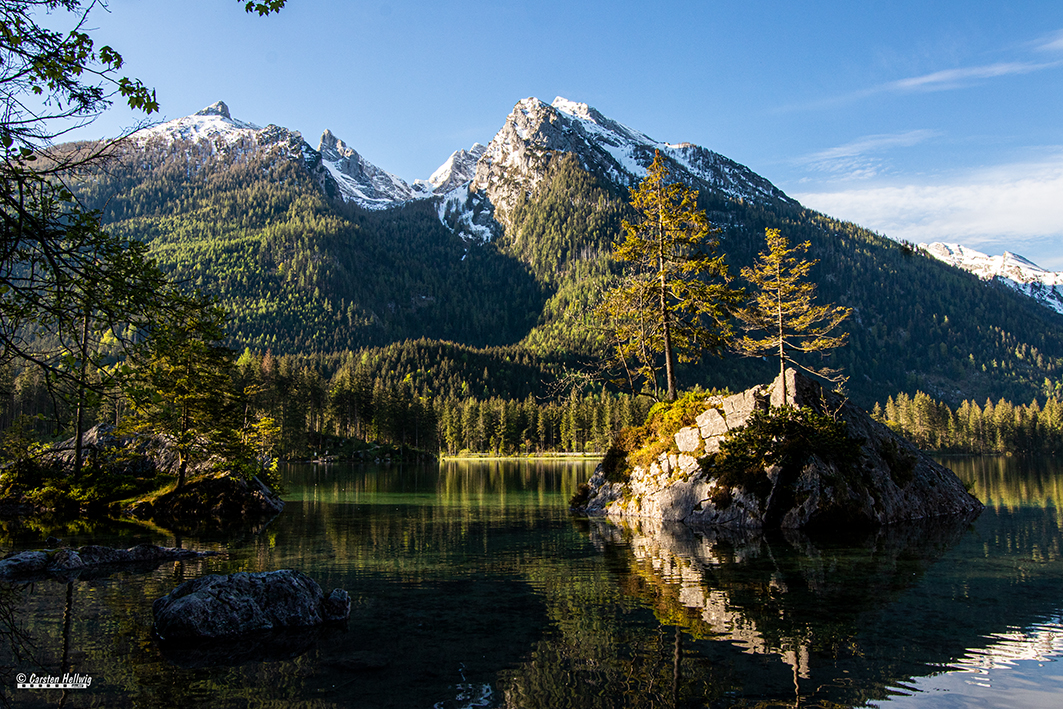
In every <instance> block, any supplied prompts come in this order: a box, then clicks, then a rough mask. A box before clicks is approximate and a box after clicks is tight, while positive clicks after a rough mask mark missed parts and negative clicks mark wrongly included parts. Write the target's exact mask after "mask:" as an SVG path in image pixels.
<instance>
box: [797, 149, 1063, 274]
mask: <svg viewBox="0 0 1063 709" xmlns="http://www.w3.org/2000/svg"><path fill="white" fill-rule="evenodd" d="M1060 195H1063V150H1059V151H1057V152H1055V154H1053V155H1052V156H1051V157H1050V158H1048V159H1045V160H1043V161H1040V162H1035V163H1016V164H1010V165H1002V166H998V167H995V168H991V169H984V170H979V171H976V172H972V173H969V174H967V175H962V176H958V177H956V178H954V179H952V180H948V181H943V182H939V183H936V184H905V185H893V186H876V187H870V186H869V187H866V188H859V189H848V190H841V191H837V192H812V193H806V194H795V195H793V196H794V197H795V198H796V199H798V200H799V201H800V202H801V203H802V204H805V205H806V206H808V207H811V208H812V209H816V210H819V211H822V212H825V213H827V214H830V215H832V216H834V217H837V218H839V219H846V220H849V221H852V222H855V223H857V224H860V225H861V226H864V227H867V228H869V229H874V230H875V231H878V232H880V233H882V234H885V235H887V236H889V237H891V238H894V239H906V240H908V241H913V242H917V243H919V242H925V243H929V242H933V241H945V242H953V243H960V244H964V245H966V246H972V247H976V248H980V249H981V250H983V251H988V252H990V253H994V252H995V253H1000V252H1002V251H1004V250H1005V249H1007V250H1011V251H1013V252H1016V253H1020V254H1022V255H1024V256H1026V257H1027V258H1030V259H1031V260H1033V261H1035V262H1037V263H1038V264H1040V265H1041V266H1043V267H1045V268H1050V269H1053V270H1063V247H1061V244H1063V200H1061V199H1060Z"/></svg>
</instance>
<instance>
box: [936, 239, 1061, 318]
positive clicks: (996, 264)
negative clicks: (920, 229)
mask: <svg viewBox="0 0 1063 709" xmlns="http://www.w3.org/2000/svg"><path fill="white" fill-rule="evenodd" d="M919 248H920V249H922V250H923V251H925V252H926V253H928V254H930V255H931V256H933V257H934V258H936V259H938V260H939V261H944V262H945V263H947V264H949V265H950V266H955V267H956V268H960V269H963V270H964V271H968V272H970V273H973V274H974V275H976V276H978V277H979V278H981V279H982V280H986V281H991V280H993V279H997V280H999V281H1000V282H1001V283H1003V284H1004V285H1006V286H1008V287H1009V288H1012V289H1013V290H1016V291H1018V292H1020V293H1022V294H1024V295H1027V296H1029V297H1031V298H1033V299H1034V300H1036V301H1037V302H1039V303H1041V304H1042V305H1044V306H1045V307H1047V308H1051V309H1052V310H1055V311H1056V312H1057V313H1060V314H1063V272H1059V271H1049V270H1047V269H1044V268H1041V267H1040V266H1038V265H1037V264H1036V263H1034V262H1032V261H1030V260H1029V259H1026V258H1024V257H1022V256H1019V255H1018V254H1013V253H1011V252H1010V251H1005V252H1004V253H1003V254H1002V255H1000V256H989V255H988V254H984V253H982V252H981V251H976V250H975V249H972V248H969V247H967V246H961V245H959V244H945V243H942V242H940V241H936V242H934V243H932V244H919Z"/></svg>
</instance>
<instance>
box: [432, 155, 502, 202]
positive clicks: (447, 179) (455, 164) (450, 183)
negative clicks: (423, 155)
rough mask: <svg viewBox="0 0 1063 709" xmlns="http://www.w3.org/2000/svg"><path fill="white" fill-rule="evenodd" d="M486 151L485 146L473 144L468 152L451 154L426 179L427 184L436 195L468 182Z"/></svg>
mask: <svg viewBox="0 0 1063 709" xmlns="http://www.w3.org/2000/svg"><path fill="white" fill-rule="evenodd" d="M486 150H487V146H486V145H480V144H479V143H473V145H472V147H471V148H469V149H468V150H457V151H455V152H453V153H451V155H450V157H449V158H447V161H446V162H445V163H443V164H442V165H440V166H439V168H438V169H437V170H436V171H435V172H433V173H432V176H431V177H429V178H428V183H429V184H430V185H432V188H433V190H434V191H435V192H436V193H443V192H450V191H451V190H452V189H454V188H455V187H460V186H461V185H463V184H465V183H466V182H469V181H470V180H472V178H473V175H475V174H476V163H477V161H479V159H480V158H481V157H483V154H484V152H485V151H486Z"/></svg>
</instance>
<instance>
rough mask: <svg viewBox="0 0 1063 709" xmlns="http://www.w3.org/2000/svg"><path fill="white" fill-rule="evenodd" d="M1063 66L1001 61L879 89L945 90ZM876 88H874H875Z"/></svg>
mask: <svg viewBox="0 0 1063 709" xmlns="http://www.w3.org/2000/svg"><path fill="white" fill-rule="evenodd" d="M1058 66H1063V61H1057V62H1039V63H1035V62H1001V63H999V64H986V65H984V66H970V67H963V68H960V69H945V70H943V71H935V72H933V73H931V74H923V75H922V76H912V77H909V78H907V79H899V80H897V81H891V82H889V83H887V84H882V85H881V86H879V87H877V90H878V91H945V90H948V89H956V88H960V87H962V86H967V85H969V84H970V83H971V82H973V81H977V80H979V79H993V78H996V77H999V76H1011V75H1016V74H1031V73H1033V72H1035V71H1041V70H1042V69H1054V68H1055V67H1058ZM873 90H874V89H873Z"/></svg>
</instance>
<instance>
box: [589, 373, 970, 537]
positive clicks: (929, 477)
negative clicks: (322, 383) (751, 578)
mask: <svg viewBox="0 0 1063 709" xmlns="http://www.w3.org/2000/svg"><path fill="white" fill-rule="evenodd" d="M784 381H785V389H784V387H783V382H784ZM784 390H785V396H784ZM706 403H707V404H708V408H706V410H705V411H704V412H703V413H702V414H701V415H700V416H698V417H697V425H696V426H691V427H687V428H684V429H682V430H680V431H679V432H678V433H677V434H675V442H676V448H677V449H678V453H676V452H674V451H673V452H671V453H669V452H665V453H662V454H661V455H660V456H659V457H658V459H657V460H655V461H654V462H652V463H651V464H650V466H649V468H648V469H646V468H644V467H640V466H636V467H635V468H634V470H633V471H632V472H631V474H630V476H629V477H628V478H627V480H624V481H611V480H609V479H608V478H609V477H610V476H609V475H608V473H607V471H606V470H605V469H604V468H603V466H602V465H599V466H598V469H597V470H596V471H595V473H594V475H593V476H592V477H591V479H590V481H589V483H588V487H589V490H588V491H587V492H588V497H587V500H586V503H585V504H583V505H581V506H579V507H577V508H576V509H577V511H583V512H586V513H587V514H589V515H595V516H612V517H641V518H650V519H655V520H663V521H678V522H684V523H687V524H692V525H702V526H714V527H728V528H746V529H750V528H753V529H756V528H761V529H767V528H782V529H811V528H837V527H875V526H880V525H887V524H894V523H898V522H904V521H908V520H917V519H927V518H931V517H939V516H945V515H966V514H972V513H975V512H977V511H979V510H981V509H982V507H983V506H982V503H981V502H979V501H978V500H977V499H975V497H974V496H973V495H971V494H970V493H969V492H967V490H966V489H965V488H964V485H963V483H962V482H960V480H959V479H958V478H957V477H956V475H955V474H954V473H953V472H952V471H951V470H949V469H948V468H945V467H944V466H942V465H939V464H938V463H936V462H934V461H933V460H932V459H931V458H930V457H929V456H927V455H926V454H924V453H923V452H921V451H920V450H919V449H918V448H916V447H915V446H914V445H912V444H911V443H910V442H908V441H907V440H905V439H904V438H901V437H900V436H898V435H896V434H895V433H893V432H892V431H891V430H890V429H889V428H888V427H886V426H885V425H883V424H881V423H879V422H877V421H875V420H874V419H872V418H871V417H870V416H869V415H868V414H867V413H866V412H865V411H864V410H862V409H860V408H859V407H857V406H855V405H853V404H851V403H849V402H847V401H844V400H842V399H841V397H839V396H838V395H836V394H834V393H831V392H826V391H824V390H823V389H822V388H821V387H820V386H819V385H818V384H816V383H815V382H813V381H811V380H810V379H808V378H806V377H804V376H802V375H800V374H798V373H797V372H795V371H794V370H792V369H787V370H786V371H785V373H783V374H780V375H779V377H778V378H776V380H775V381H774V382H773V383H772V384H771V385H769V386H765V385H760V386H757V387H754V388H752V389H749V390H747V391H744V392H742V393H740V394H735V395H733V396H729V397H715V398H713V399H710V400H708V401H707V402H706ZM784 404H785V405H788V406H793V407H795V408H801V407H809V408H811V409H813V410H815V411H819V412H820V413H828V412H837V416H838V417H839V418H840V419H841V420H843V421H845V423H846V426H847V433H848V435H849V437H850V439H852V440H853V441H855V442H856V443H858V444H859V456H858V457H857V459H856V461H855V462H851V463H849V464H843V463H840V462H839V461H837V460H834V459H832V458H831V457H830V456H829V455H826V454H825V452H823V451H816V450H813V451H811V452H809V453H808V454H807V456H805V457H804V458H803V459H802V460H798V461H796V462H795V463H794V464H790V465H776V466H771V467H768V468H766V469H764V470H762V471H750V475H749V477H748V478H746V479H744V480H742V481H741V482H737V483H733V484H731V483H727V484H723V483H721V481H720V479H719V471H718V469H716V468H715V467H714V463H715V461H716V453H717V452H718V451H719V450H720V443H721V442H722V441H723V440H724V438H725V437H726V436H727V434H728V432H730V431H734V430H736V429H740V428H743V427H744V426H745V425H746V424H747V422H748V421H749V420H750V417H751V416H752V415H753V413H754V412H755V411H757V410H768V408H769V406H771V407H779V406H782V405H784ZM761 476H763V477H761Z"/></svg>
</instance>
